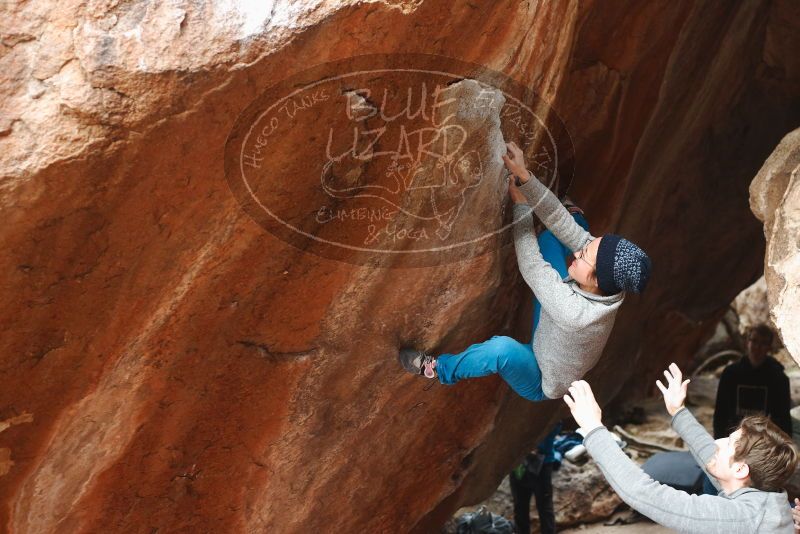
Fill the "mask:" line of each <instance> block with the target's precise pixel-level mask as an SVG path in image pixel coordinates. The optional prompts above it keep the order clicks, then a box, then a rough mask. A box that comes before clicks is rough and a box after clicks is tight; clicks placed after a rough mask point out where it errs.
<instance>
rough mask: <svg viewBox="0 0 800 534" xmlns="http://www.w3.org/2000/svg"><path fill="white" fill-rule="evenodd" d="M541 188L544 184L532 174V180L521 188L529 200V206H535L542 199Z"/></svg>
mask: <svg viewBox="0 0 800 534" xmlns="http://www.w3.org/2000/svg"><path fill="white" fill-rule="evenodd" d="M541 187H544V184H543V183H542V182H540V181H539V179H538V178H536V176H534V174H533V173H532V172H531V173H530V178H529V179H528V181H527V182H525V183H524V184H522V185H521V186H519V190H520V191H522V194H523V195H525V198H527V199H528V204H530V205H535V204H536V203H537V202H539V200H540V199H541V197H542V191H541V189H540V188H541Z"/></svg>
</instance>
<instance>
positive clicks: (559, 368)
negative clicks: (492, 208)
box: [514, 177, 625, 399]
mask: <svg viewBox="0 0 800 534" xmlns="http://www.w3.org/2000/svg"><path fill="white" fill-rule="evenodd" d="M519 189H520V191H522V192H523V193H524V194H525V197H526V198H527V199H528V204H529V205H530V208H529V207H528V206H525V205H524V204H515V205H514V220H515V221H517V220H518V221H519V222H517V223H516V224H515V226H514V247H515V249H516V252H517V264H518V265H519V270H520V272H521V273H522V277H523V278H524V279H525V282H527V284H528V285H529V286H530V287H531V289H532V290H533V294H534V295H535V296H536V298H537V299H538V301H539V303H540V304H541V305H542V312H541V315H540V317H539V324H538V325H537V327H536V332H534V335H533V353H534V355H535V356H536V360H537V361H538V362H539V368H540V369H541V370H542V391H543V392H544V394H545V395H547V396H548V397H550V398H551V399H555V398H558V397H561V396H562V395H564V393H566V391H567V389H568V388H569V385H570V384H571V383H572V382H574V381H575V380H580V379H582V378H583V376H584V375H585V374H586V373H587V372H588V371H589V369H591V368H592V367H594V365H595V364H596V363H597V360H598V359H599V358H600V355H601V354H602V352H603V347H604V346H605V344H606V341H607V340H608V336H609V334H610V333H611V328H612V327H613V326H614V317H615V316H616V315H617V310H618V309H619V307H620V305H621V304H622V300H623V298H624V296H625V294H624V292H620V293H617V294H616V295H611V296H607V297H606V296H600V295H595V294H593V293H589V292H586V291H583V290H582V289H581V288H580V287H579V286H578V283H577V282H575V281H574V280H572V278H571V277H567V278H565V279H563V280H562V279H561V276H560V275H559V274H558V271H556V270H555V269H554V268H553V267H552V266H551V265H550V264H549V263H547V262H546V261H545V260H544V258H543V257H542V254H541V252H540V251H539V244H538V243H537V241H536V237H535V236H534V234H533V220H532V218H531V208H532V209H533V212H534V213H536V216H537V217H539V219H540V220H541V221H542V223H544V225H545V226H547V228H548V229H549V230H550V231H551V232H553V234H554V235H555V236H556V237H557V238H558V240H559V241H561V242H562V243H563V244H564V245H565V246H567V247H568V248H569V249H570V250H572V251H573V252H575V251H577V250H580V249H582V248H583V247H584V246H585V245H586V244H587V243H589V242H591V241H592V240H593V239H594V237H593V236H592V235H591V234H589V232H587V231H586V230H584V229H583V228H581V227H580V226H579V225H578V224H577V223H576V222H575V219H573V218H572V215H570V213H569V212H568V211H567V210H566V209H565V208H564V206H562V205H561V202H559V200H558V198H556V196H555V195H554V194H553V193H552V192H551V191H550V190H549V189H548V188H547V187H545V186H544V184H542V183H541V182H540V181H539V180H537V179H536V178H533V177H532V178H531V179H530V180H528V182H527V183H525V184H523V185H522V186H520V188H519Z"/></svg>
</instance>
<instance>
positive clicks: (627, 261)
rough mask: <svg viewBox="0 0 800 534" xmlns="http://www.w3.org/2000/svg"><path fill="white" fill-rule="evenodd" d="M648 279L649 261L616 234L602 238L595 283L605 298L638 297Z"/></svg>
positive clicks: (635, 247) (643, 253)
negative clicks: (624, 293) (626, 293)
mask: <svg viewBox="0 0 800 534" xmlns="http://www.w3.org/2000/svg"><path fill="white" fill-rule="evenodd" d="M649 279H650V258H649V257H648V256H647V254H645V252H644V251H643V250H642V249H640V248H639V247H637V246H636V245H634V244H633V243H631V242H630V241H628V240H627V239H625V238H623V237H620V236H618V235H616V234H605V235H604V236H603V238H602V239H601V240H600V246H599V247H598V248H597V282H598V285H599V286H600V289H602V290H603V293H605V294H606V295H615V294H617V293H619V292H620V291H632V292H634V293H641V292H642V291H644V288H645V286H646V285H647V281H648V280H649Z"/></svg>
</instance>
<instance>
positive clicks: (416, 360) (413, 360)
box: [397, 349, 436, 378]
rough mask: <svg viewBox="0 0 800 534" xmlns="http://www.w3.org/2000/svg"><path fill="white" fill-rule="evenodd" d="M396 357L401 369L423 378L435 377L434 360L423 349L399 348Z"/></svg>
mask: <svg viewBox="0 0 800 534" xmlns="http://www.w3.org/2000/svg"><path fill="white" fill-rule="evenodd" d="M397 359H398V360H400V363H401V364H402V365H403V369H405V370H406V371H408V372H409V373H411V374H413V375H422V376H424V377H425V378H435V377H436V371H435V369H436V360H435V359H434V358H433V356H430V355H428V354H426V353H425V352H424V351H421V350H416V349H400V354H398V356H397Z"/></svg>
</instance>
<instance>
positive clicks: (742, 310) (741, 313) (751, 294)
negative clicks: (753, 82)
mask: <svg viewBox="0 0 800 534" xmlns="http://www.w3.org/2000/svg"><path fill="white" fill-rule="evenodd" d="M731 307H732V308H733V309H734V310H735V311H736V315H737V316H738V319H739V332H740V333H741V334H743V335H744V334H746V332H747V330H748V329H749V328H751V327H752V326H755V325H757V324H761V323H765V324H770V318H769V302H768V301H767V281H766V280H765V279H764V277H763V276H762V277H761V278H759V279H758V281H757V282H756V283H755V284H753V285H751V286H750V287H748V288H747V289H745V290H744V291H742V292H741V293H739V295H738V296H737V297H736V298H735V299H733V302H732V303H731Z"/></svg>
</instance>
